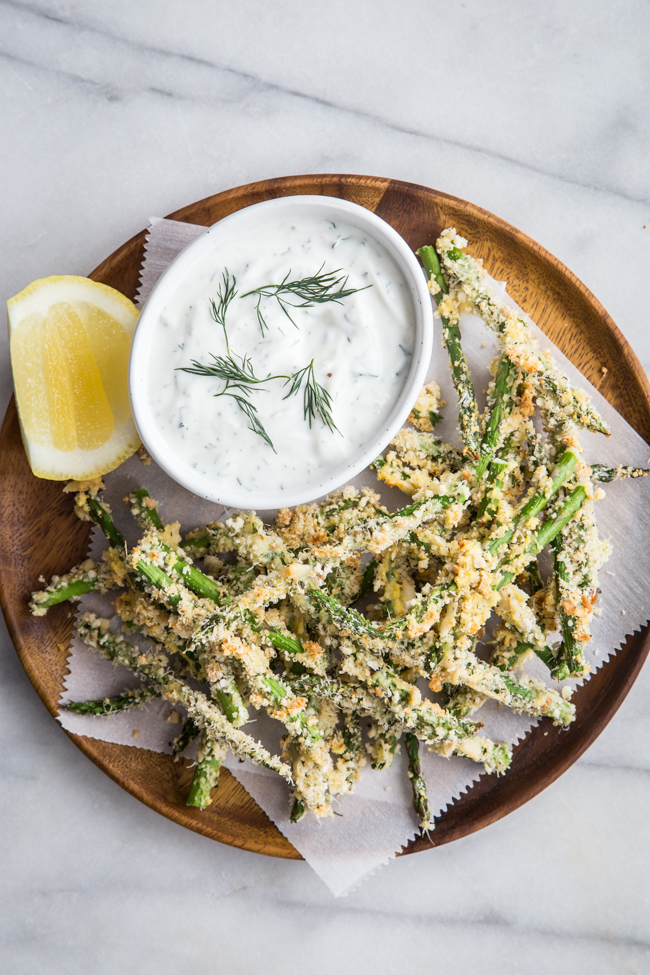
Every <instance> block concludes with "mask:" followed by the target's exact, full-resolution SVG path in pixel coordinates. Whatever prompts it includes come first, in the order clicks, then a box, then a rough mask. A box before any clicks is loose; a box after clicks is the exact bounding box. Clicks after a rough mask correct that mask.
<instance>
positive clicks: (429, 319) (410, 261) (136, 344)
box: [129, 196, 433, 510]
mask: <svg viewBox="0 0 650 975" xmlns="http://www.w3.org/2000/svg"><path fill="white" fill-rule="evenodd" d="M269 211H281V212H282V215H283V216H286V217H288V218H290V217H291V216H292V215H294V216H295V215H298V214H299V215H303V216H304V215H305V213H312V214H314V216H317V217H325V218H327V219H332V220H336V219H339V220H345V221H347V222H348V223H349V224H352V225H353V226H354V227H355V228H356V229H358V230H359V231H361V232H362V233H364V234H367V235H368V236H370V237H372V238H374V239H375V240H376V241H377V242H378V243H379V244H380V245H381V246H383V247H384V249H385V250H386V251H387V252H388V254H389V255H390V257H392V259H393V260H394V261H395V263H396V265H397V267H398V268H399V270H400V271H401V272H402V274H403V276H404V281H405V283H406V288H407V293H408V296H409V298H410V301H411V306H412V316H413V323H414V326H415V337H414V347H413V356H412V362H411V367H410V369H409V372H408V376H407V378H406V379H405V382H404V385H403V387H402V390H401V393H400V394H399V397H398V399H397V401H396V403H395V406H394V408H393V410H392V411H391V413H390V414H389V416H388V418H387V420H386V421H385V423H384V424H383V426H382V427H381V430H380V432H379V433H378V434H377V433H376V432H375V435H374V436H372V438H371V439H369V440H368V442H367V443H366V444H365V445H364V447H363V449H361V450H359V451H358V452H357V453H355V454H354V455H353V456H351V457H349V458H348V459H347V461H346V463H345V464H344V465H342V466H339V467H337V468H336V469H335V470H332V471H329V472H327V475H326V476H324V477H323V478H322V479H321V480H320V481H319V483H318V484H317V485H316V486H315V485H314V483H313V481H312V482H311V483H310V484H309V485H305V484H298V483H296V484H294V485H292V487H291V488H290V489H289V490H286V489H285V490H283V491H281V492H280V491H272V490H269V491H268V492H259V491H258V492H251V491H246V490H240V491H234V490H233V489H232V487H228V488H227V489H226V488H225V487H224V485H220V483H219V481H218V480H217V479H213V478H209V477H208V476H206V475H204V474H198V473H197V472H196V471H195V470H193V468H192V467H190V466H189V465H188V464H186V463H185V462H184V461H183V460H182V459H181V458H180V457H178V456H176V455H175V454H174V453H173V452H172V451H171V450H170V446H169V443H168V442H167V441H166V440H165V438H164V437H163V435H162V433H161V431H160V429H159V427H158V426H157V423H156V420H155V417H154V414H153V410H152V406H151V403H150V400H149V396H148V372H149V361H148V360H149V349H150V347H151V345H152V343H153V342H155V337H156V330H157V329H158V328H159V327H160V325H159V321H160V313H161V310H162V308H163V306H164V304H165V301H166V299H167V298H168V296H170V295H171V294H172V293H173V291H174V290H175V289H176V288H177V287H178V285H179V284H180V283H181V282H182V281H183V279H184V278H185V277H186V276H187V275H188V273H189V272H190V271H191V270H192V268H193V267H194V266H195V264H196V263H197V261H199V260H201V259H203V258H204V257H205V256H206V255H207V254H208V253H209V252H210V250H211V249H213V248H215V247H216V245H223V243H224V242H227V240H228V238H229V237H230V236H231V235H233V234H235V233H240V232H241V231H246V230H251V229H253V228H254V227H255V225H256V223H257V222H259V221H260V220H261V219H265V218H266V217H268V216H269ZM343 271H345V268H343ZM432 335H433V311H432V306H431V299H430V296H429V292H428V289H427V285H426V280H425V276H424V273H423V271H422V268H421V267H420V265H419V263H418V260H417V258H416V257H415V255H414V253H413V251H412V250H411V248H410V247H409V246H408V244H407V243H406V241H405V240H404V239H403V238H402V237H400V235H399V234H398V233H397V232H396V231H395V230H394V229H393V228H392V227H391V226H390V225H389V224H387V223H386V222H385V221H384V220H382V219H381V218H380V217H377V216H376V215H375V214H374V213H372V212H371V211H370V210H366V209H365V207H361V206H358V205H357V204H356V203H350V202H348V201H347V200H341V199H338V198H336V197H329V196H290V197H281V198H280V199H277V200H268V201H266V202H264V203H257V204H254V205H253V206H250V207H246V208H245V209H243V210H238V211H237V212H236V213H233V214H231V215H230V216H228V217H224V219H223V220H220V221H219V222H218V223H216V224H214V225H213V226H212V227H210V228H209V229H208V231H207V232H206V233H205V234H202V235H201V236H200V237H197V239H196V240H194V241H193V242H192V243H191V244H189V245H188V246H187V247H186V248H185V249H184V250H183V251H182V252H181V253H180V254H179V255H178V256H177V257H176V259H175V260H174V261H173V262H172V263H171V264H170V265H169V267H168V268H167V270H166V271H165V272H164V273H163V274H162V276H161V277H160V279H159V280H158V282H157V283H156V285H155V287H154V289H153V291H152V292H151V295H150V297H149V299H148V301H147V303H146V305H145V307H144V308H143V310H142V313H141V315H140V319H139V321H138V324H137V327H136V330H135V335H134V338H133V344H132V347H131V358H130V362H129V392H130V397H131V408H132V410H133V416H134V419H135V423H136V426H137V428H138V432H139V434H140V437H141V438H142V442H143V443H144V445H145V447H146V449H147V451H148V452H149V454H150V455H151V456H152V457H153V459H154V460H155V461H156V463H157V464H158V465H159V466H160V467H162V468H163V470H164V471H166V473H167V474H169V476H170V477H172V478H173V479H174V480H175V481H177V482H178V483H179V484H181V485H183V487H185V488H187V489H188V490H189V491H192V492H193V493H194V494H197V495H199V497H202V498H207V500H208V501H215V502H219V503H221V504H224V505H227V506H230V507H237V508H256V509H258V510H268V509H274V508H278V507H284V506H293V505H296V504H303V503H305V502H308V501H312V500H314V499H315V498H317V497H321V496H322V495H325V494H327V493H328V492H330V491H332V490H334V489H335V488H337V487H340V486H341V485H343V484H345V483H347V482H348V481H349V480H350V479H351V478H353V477H354V476H355V475H356V474H358V473H360V472H361V471H362V470H363V469H364V468H365V467H367V465H368V464H369V463H370V462H371V461H372V460H374V459H375V457H377V456H378V455H379V454H380V453H381V451H382V450H383V449H384V448H385V447H386V445H387V444H388V443H389V442H390V440H391V439H392V437H393V436H394V435H395V433H396V432H397V431H398V430H399V428H400V427H401V426H402V424H403V423H404V421H405V420H406V418H407V416H408V414H409V412H410V410H411V407H412V406H413V403H414V402H415V400H416V398H417V395H418V392H419V390H420V388H421V386H422V385H423V383H424V380H425V376H426V373H427V370H428V367H429V363H430V359H431V346H432Z"/></svg>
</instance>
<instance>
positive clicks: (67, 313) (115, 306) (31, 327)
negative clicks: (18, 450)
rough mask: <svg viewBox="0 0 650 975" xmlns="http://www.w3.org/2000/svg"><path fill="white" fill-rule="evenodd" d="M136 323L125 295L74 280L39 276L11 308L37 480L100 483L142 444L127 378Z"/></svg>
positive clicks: (12, 341)
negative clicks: (97, 480) (92, 479)
mask: <svg viewBox="0 0 650 975" xmlns="http://www.w3.org/2000/svg"><path fill="white" fill-rule="evenodd" d="M137 320H138V310H137V308H136V307H135V305H134V304H133V302H131V301H129V299H128V298H125V297H124V295H121V294H120V293H119V291H114V290H113V288H109V287H107V285H105V284H98V283H97V282H96V281H91V280H90V279H89V278H79V277H74V276H72V275H66V276H63V275H62V276H57V277H51V278H41V279H40V280H39V281H34V282H33V283H32V284H30V285H29V287H27V288H25V290H24V291H21V292H20V294H18V295H16V296H15V297H14V298H10V299H9V301H8V302H7V321H8V327H9V346H10V351H11V367H12V369H13V374H14V386H15V389H16V403H17V406H18V415H19V418H20V427H21V432H22V436H23V443H24V444H25V450H26V451H27V458H28V460H29V463H30V466H31V468H32V471H33V472H34V474H36V476H37V477H46V478H50V479H52V480H55V481H63V480H68V479H74V480H76V481H80V480H86V479H88V478H93V477H99V476H100V475H102V474H106V473H108V471H112V470H113V469H114V468H116V467H117V466H118V465H119V464H121V463H122V461H124V460H126V459H127V457H130V456H131V454H132V453H133V452H134V451H135V450H137V448H138V447H139V446H140V438H139V437H138V434H137V431H136V428H135V424H134V422H133V417H132V415H131V407H130V404H129V390H128V379H127V372H128V364H129V351H130V349H131V339H132V337H133V330H134V328H135V324H136V322H137Z"/></svg>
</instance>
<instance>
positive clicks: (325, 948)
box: [0, 0, 650, 975]
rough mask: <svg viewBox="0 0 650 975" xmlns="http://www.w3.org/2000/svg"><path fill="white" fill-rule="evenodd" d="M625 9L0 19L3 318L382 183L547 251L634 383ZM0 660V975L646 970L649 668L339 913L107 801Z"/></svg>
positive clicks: (184, 12)
mask: <svg viewBox="0 0 650 975" xmlns="http://www.w3.org/2000/svg"><path fill="white" fill-rule="evenodd" d="M649 19H650V7H648V6H647V5H644V4H639V3H637V2H634V0H622V2H621V3H619V4H616V5H612V4H606V3H604V0H576V2H575V3H572V4H571V5H566V4H562V3H561V2H560V0H550V2H548V0H547V2H544V3H542V2H541V0H532V2H530V3H528V4H524V5H522V4H519V3H516V2H515V0H499V2H498V3H495V4H490V5H485V4H483V3H480V2H479V0H464V2H461V3H459V4H455V5H454V4H447V5H444V6H443V5H440V4H435V5H434V4H425V3H422V2H421V0H404V2H403V3H402V4H400V5H399V6H397V5H395V4H394V3H389V2H388V0H375V2H373V3H371V2H370V0H358V2H357V3H356V4H353V5H351V4H349V3H346V2H345V0H331V3H330V4H328V5H326V6H325V7H323V6H321V7H318V8H316V7H310V6H308V5H305V4H304V3H301V2H299V0H277V2H276V3H273V4H266V5H264V4H259V3H257V4H254V3H252V2H250V0H239V2H238V3H237V4H229V3H225V2H223V0H217V2H215V3H212V4H206V3H205V2H204V0H186V2H185V3H184V4H183V5H182V6H181V5H178V4H174V3H171V2H170V0H141V2H140V3H138V4H133V3H128V2H127V0H111V3H108V4H107V3H106V2H105V0H101V2H100V0H40V2H38V3H19V2H15V0H10V2H0V79H1V80H2V99H1V101H0V120H1V121H0V131H2V133H3V139H2V147H1V149H0V171H1V173H2V186H3V193H2V196H1V198H0V212H1V214H2V227H3V239H2V258H3V259H2V261H1V262H0V282H1V285H2V295H3V300H4V299H5V298H7V297H10V296H11V295H13V294H15V293H16V292H17V291H19V290H20V289H21V288H22V287H24V286H25V285H26V284H28V283H29V282H30V281H31V280H33V279H34V278H37V277H42V276H46V275H49V274H56V273H79V274H85V273H88V271H90V270H91V268H92V267H93V266H95V265H96V264H98V263H99V261H100V260H102V259H103V258H104V257H105V256H106V255H107V254H108V253H110V252H111V251H112V250H113V249H114V248H115V247H117V246H118V245H119V244H120V243H121V242H122V241H123V240H125V239H127V238H128V237H130V236H131V235H132V234H134V233H137V232H138V231H139V230H140V229H141V228H142V227H143V226H145V225H146V223H147V221H148V218H149V217H150V216H151V215H152V214H160V213H169V212H170V211H173V210H174V209H176V208H178V207H180V206H183V205H184V204H186V203H188V202H190V201H192V200H195V199H199V198H201V197H203V196H207V195H208V194H211V193H215V192H219V191H220V190H224V189H227V188H228V187H230V186H236V185H239V184H241V183H244V182H248V181H249V180H253V179H261V178H265V177H269V176H281V175H286V174H289V173H300V172H357V173H371V174H372V173H376V174H378V175H387V176H393V177H395V178H399V179H405V180H411V181H413V182H421V183H426V184H428V185H432V186H435V187H436V188H438V189H441V190H444V191H445V192H448V193H452V194H454V195H456V196H460V197H462V198H465V199H469V200H471V201H473V202H474V203H477V204H479V205H481V206H483V207H485V208H486V209H488V210H491V211H492V212H494V213H497V214H498V215H499V216H501V217H503V218H504V219H506V220H509V221H510V222H511V223H513V224H515V225H516V226H518V227H520V228H521V229H522V230H524V231H525V232H526V233H528V234H529V235H530V236H531V237H533V238H535V239H536V240H538V241H539V242H540V243H542V244H543V245H544V246H546V247H548V249H549V250H550V251H551V252H552V253H554V254H555V255H556V256H557V257H559V258H560V259H561V260H563V261H564V262H565V264H567V265H568V266H569V267H570V268H571V269H572V270H573V271H574V272H575V273H576V274H577V275H578V276H579V277H580V278H582V280H583V281H585V283H586V284H587V285H588V287H590V288H591V289H592V291H594V293H595V294H596V295H597V297H598V298H599V299H600V300H601V301H602V302H603V304H604V305H605V307H606V308H607V310H608V311H609V312H610V313H611V314H612V315H613V317H614V319H615V320H616V322H617V324H618V325H619V327H620V328H621V329H622V331H623V333H624V335H625V336H626V338H627V339H628V340H629V341H630V343H631V344H632V347H633V348H634V350H635V352H636V353H637V355H638V356H639V358H640V359H641V361H642V363H643V364H644V366H645V367H646V368H647V369H648V368H650V333H648V330H647V326H646V318H647V312H646V311H645V309H644V306H643V303H642V299H641V298H640V296H639V288H638V286H637V283H636V282H641V281H644V280H645V279H646V278H647V267H648V260H649V258H650V202H649V201H650V179H649V172H650V170H649V169H648V166H647V155H648V142H649V128H648V115H647V111H646V108H645V106H646V104H647V99H648V88H649V79H648V60H647V51H646V48H647V43H646V40H647V36H648V28H649V26H650V25H649V23H648V21H649ZM10 392H11V376H10V370H9V364H8V352H7V343H6V338H5V336H4V334H2V335H1V336H0V394H1V399H2V405H3V407H4V404H6V402H7V401H8V399H9V395H10ZM1 641H2V642H1V650H0V703H1V706H0V728H1V729H2V733H3V741H4V748H3V750H2V753H1V755H0V774H1V775H2V785H3V788H2V792H1V793H0V796H1V798H0V809H1V811H2V812H1V816H2V826H3V829H2V832H1V833H0V835H1V836H2V838H3V841H4V842H3V843H2V848H3V871H2V878H1V880H0V890H1V892H2V895H1V896H2V900H1V901H0V903H1V905H2V910H1V911H0V945H1V946H2V951H1V956H2V966H1V967H2V971H3V972H5V971H6V972H7V973H10V975H14V973H18V972H24V971H28V972H30V973H32V972H34V973H40V972H47V973H48V975H50V973H54V975H58V973H59V972H61V973H63V972H65V973H66V975H70V973H72V975H76V973H77V972H79V973H81V972H84V975H85V973H86V972H88V971H92V972H93V973H98V975H104V973H108V972H111V973H113V972H114V971H116V970H119V969H120V968H121V969H122V970H124V971H126V972H130V971H138V972H142V973H146V975H148V973H149V972H151V973H153V972H154V971H155V972H158V971H165V972H167V971H170V972H176V971H187V970H188V969H190V968H191V970H192V972H193V973H198V975H202V973H204V972H205V973H206V975H207V973H210V975H212V973H213V972H214V971H222V970H223V971H230V972H234V973H246V975H248V973H251V975H252V973H253V972H258V971H259V970H260V969H261V968H262V967H264V968H265V969H266V970H267V971H270V972H280V971H281V970H284V969H285V968H286V961H285V957H286V955H285V954H284V952H285V948H284V946H285V945H286V944H287V941H288V940H289V939H293V941H294V943H296V944H298V945H299V948H298V950H299V951H300V958H301V959H302V962H301V964H307V963H308V964H309V968H310V970H311V971H313V972H314V973H316V975H319V973H321V972H323V973H325V972H329V971H337V972H341V973H348V972H350V973H352V972H359V971H363V972H365V971H370V972H376V973H378V975H383V973H389V972H390V973H393V972H395V971H402V970H405V969H407V968H412V967H414V966H415V965H418V966H419V967H421V965H422V963H423V962H425V964H427V965H429V966H431V967H432V968H433V969H434V970H437V969H438V968H440V969H450V968H452V967H453V969H454V970H455V971H458V972H465V971H480V972H481V973H486V975H492V973H497V972H498V973H499V975H504V973H505V975H509V973H512V975H515V973H516V975H527V973H531V975H532V973H533V972H538V971H539V970H540V969H543V970H554V971H555V972H557V973H559V975H564V973H566V975H569V973H570V975H575V973H578V975H581V973H582V972H585V973H586V972H588V973H589V975H601V973H603V975H605V973H618V972H630V973H646V972H650V925H649V923H648V917H649V916H650V882H649V880H648V877H649V876H650V869H649V867H650V852H649V851H650V825H649V824H650V820H649V818H648V816H647V809H648V808H649V807H650V776H649V775H648V773H649V772H650V746H649V745H648V742H650V669H648V668H645V670H644V671H642V673H641V675H640V677H639V680H638V681H637V683H636V684H635V686H634V687H633V689H632V691H631V692H630V694H629V696H628V698H627V699H626V701H625V702H624V704H623V706H622V707H621V709H620V711H619V712H618V713H617V715H616V716H615V717H614V719H613V720H612V722H611V723H610V725H609V726H608V727H607V729H606V730H605V732H604V733H603V735H601V737H600V738H599V739H598V740H597V742H596V743H595V744H594V745H593V746H592V747H591V748H590V749H589V751H588V752H587V753H586V754H585V756H584V757H583V758H582V759H581V760H580V761H579V762H577V763H576V765H575V766H573V767H572V768H571V769H570V770H569V771H568V772H567V773H566V774H565V775H564V776H562V778H561V779H559V780H558V781H557V782H556V783H554V784H553V785H552V786H551V787H550V788H549V789H547V790H546V791H545V792H544V793H543V794H542V795H540V796H539V797H537V799H535V800H534V801H533V802H531V803H529V804H528V805H526V806H524V807H523V808H522V809H519V810H518V811H517V812H515V813H514V814H512V815H511V816H509V817H508V818H507V819H506V820H502V821H501V822H499V823H496V824H495V825H494V826H492V827H490V828H489V829H487V830H483V831H482V832H480V833H478V834H475V835H473V836H470V837H467V838H466V839H464V840H462V841H460V842H458V843H454V844H451V845H449V846H446V847H441V848H439V849H432V850H431V851H430V852H427V853H422V854H419V855H417V856H414V857H405V858H402V859H400V860H397V861H395V862H392V863H391V864H389V866H388V867H385V868H383V869H382V870H380V871H379V872H378V873H376V874H375V875H373V876H372V877H370V878H369V879H368V880H367V881H366V882H365V883H364V884H363V885H362V886H361V887H359V888H358V889H357V890H355V891H353V892H352V893H351V894H350V895H349V896H348V897H347V898H345V899H343V900H333V899H332V897H331V895H330V894H329V892H328V891H327V890H326V888H325V887H324V886H323V884H322V883H321V882H320V881H319V880H318V879H317V878H316V877H315V876H314V874H313V873H312V872H311V871H310V870H309V868H308V867H307V866H306V865H305V864H301V863H291V862H284V861H276V860H270V859H265V858H261V857H258V856H255V855H254V854H249V853H246V852H243V851H240V850H234V849H230V848H228V847H225V846H221V845H219V844H216V843H212V842H211V841H209V840H206V839H204V838H202V837H200V836H196V835H194V834H192V833H190V832H188V831H186V830H183V829H181V828H180V827H177V826H175V825H174V824H172V823H170V822H168V821H167V820H165V819H163V818H162V817H160V816H158V815H157V814H155V813H153V812H152V811H151V810H149V809H147V808H146V807H144V806H143V805H141V804H140V803H138V802H137V801H136V800H135V799H133V798H131V797H130V796H128V795H127V794H126V793H124V792H123V791H122V790H120V789H119V788H118V787H117V786H116V785H115V784H114V783H113V782H111V781H110V780H109V779H108V778H107V777H106V776H104V775H103V773H101V772H100V771H99V770H98V769H97V768H95V766H94V765H92V763H90V762H89V761H88V760H87V759H86V758H85V757H84V756H83V755H82V754H81V752H79V751H78V750H77V749H76V748H75V747H74V746H73V745H72V744H71V742H70V741H69V740H68V739H67V738H66V737H65V735H64V734H63V732H62V731H61V729H60V728H59V727H58V726H57V725H56V724H55V722H54V721H53V720H52V718H51V717H50V716H49V715H48V713H47V712H46V710H45V708H44V707H43V705H42V704H41V702H40V700H39V699H38V697H37V695H36V693H35V691H34V690H33V688H32V686H31V684H30V683H29V681H28V679H27V677H26V675H25V674H24V672H23V671H22V668H21V667H20V664H19V662H18V660H17V657H16V655H15V653H14V651H13V649H12V647H11V642H10V640H9V637H8V634H7V633H6V630H5V629H4V627H3V628H2V637H1Z"/></svg>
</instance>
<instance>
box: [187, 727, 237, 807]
mask: <svg viewBox="0 0 650 975" xmlns="http://www.w3.org/2000/svg"><path fill="white" fill-rule="evenodd" d="M226 754H227V748H226V747H225V746H224V745H222V744H220V743H218V742H216V741H214V739H213V738H210V736H209V735H207V734H206V732H205V731H204V732H202V735H201V742H200V744H199V757H198V761H197V764H196V767H195V769H194V775H193V777H192V784H191V786H190V791H189V795H188V797H187V802H186V805H187V806H194V807H196V808H197V809H207V807H208V806H209V805H210V803H211V802H212V798H211V796H210V793H211V792H212V790H213V789H216V787H217V786H218V784H219V773H220V771H221V766H222V764H223V760H224V759H225V757H226Z"/></svg>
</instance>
